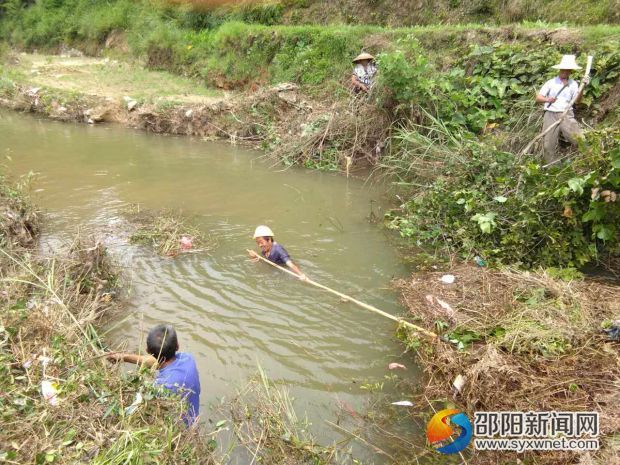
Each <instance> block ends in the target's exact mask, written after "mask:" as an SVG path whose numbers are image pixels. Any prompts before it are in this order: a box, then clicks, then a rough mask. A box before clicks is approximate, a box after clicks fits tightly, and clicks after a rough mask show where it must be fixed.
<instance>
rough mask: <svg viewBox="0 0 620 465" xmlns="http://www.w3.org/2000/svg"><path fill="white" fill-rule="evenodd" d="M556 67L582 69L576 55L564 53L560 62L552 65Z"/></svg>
mask: <svg viewBox="0 0 620 465" xmlns="http://www.w3.org/2000/svg"><path fill="white" fill-rule="evenodd" d="M552 68H555V69H581V66H579V65H578V64H577V61H575V55H564V56H563V57H562V61H561V62H560V64H558V65H555V66H552Z"/></svg>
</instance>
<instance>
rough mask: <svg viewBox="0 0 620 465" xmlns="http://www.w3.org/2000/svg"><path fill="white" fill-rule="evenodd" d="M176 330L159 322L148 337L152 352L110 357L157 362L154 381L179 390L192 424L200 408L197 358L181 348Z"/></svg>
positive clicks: (186, 419)
mask: <svg viewBox="0 0 620 465" xmlns="http://www.w3.org/2000/svg"><path fill="white" fill-rule="evenodd" d="M178 350H179V342H178V340H177V333H176V331H175V330H174V328H173V327H172V326H170V325H163V324H161V325H157V326H155V327H154V328H153V329H151V330H150V331H149V334H148V336H147V338H146V352H147V353H148V354H149V355H137V354H123V353H111V354H110V355H108V359H109V360H111V361H115V362H118V361H123V362H127V363H134V364H136V365H142V364H144V365H146V366H147V367H152V366H154V365H157V375H156V377H155V383H154V384H155V385H159V386H162V387H164V388H166V389H168V390H170V391H172V392H174V393H177V394H180V395H181V397H182V398H183V399H184V400H185V401H186V403H187V412H185V413H184V414H183V421H184V422H185V424H186V425H187V426H190V425H191V424H192V423H194V422H195V421H196V418H197V417H198V412H199V408H200V378H199V377H198V369H197V368H196V361H195V360H194V357H192V355H191V354H188V353H186V352H179V351H178Z"/></svg>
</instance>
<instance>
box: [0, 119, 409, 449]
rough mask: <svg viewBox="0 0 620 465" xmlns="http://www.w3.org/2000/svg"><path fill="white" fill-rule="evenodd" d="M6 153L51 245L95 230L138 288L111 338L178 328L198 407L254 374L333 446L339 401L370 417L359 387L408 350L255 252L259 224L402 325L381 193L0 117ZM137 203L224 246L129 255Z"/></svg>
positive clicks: (94, 131) (235, 155)
mask: <svg viewBox="0 0 620 465" xmlns="http://www.w3.org/2000/svg"><path fill="white" fill-rule="evenodd" d="M6 155H8V156H9V157H10V160H9V159H8V158H5V156H6ZM0 156H2V158H3V159H5V162H4V163H5V164H6V165H7V167H8V169H9V170H10V171H11V172H13V173H14V174H22V173H26V172H28V171H29V170H33V171H36V172H37V173H39V176H38V181H37V183H36V187H37V188H38V189H40V193H39V194H38V197H37V202H38V203H39V204H40V205H42V206H43V207H44V208H45V209H46V210H47V211H48V212H49V224H48V225H47V227H46V230H47V233H48V234H50V233H51V234H53V235H54V236H59V235H60V236H62V235H66V236H67V237H68V236H69V234H70V233H73V232H74V231H75V229H76V226H77V225H86V226H85V227H87V228H88V229H94V230H96V231H98V232H99V233H100V234H101V233H105V234H106V235H107V240H108V242H109V243H110V244H111V245H112V250H113V252H114V255H115V256H116V257H117V258H118V259H119V261H120V262H122V263H123V265H125V266H126V270H127V273H126V275H127V277H129V278H130V286H131V289H130V298H129V309H128V318H127V319H126V320H125V321H123V322H121V323H120V324H117V325H116V326H115V327H113V328H112V330H111V337H112V339H113V340H114V341H117V342H121V341H124V342H125V343H126V344H127V348H128V349H130V350H136V349H137V348H138V346H139V345H140V344H141V342H140V341H141V338H143V337H144V334H145V332H146V331H147V330H148V328H149V327H151V326H152V325H154V324H155V323H158V322H161V321H167V322H171V323H172V324H174V325H175V326H176V328H177V331H178V333H179V336H180V344H181V349H182V350H186V351H189V352H192V353H194V354H195V356H196V359H197V361H198V363H199V369H200V375H201V382H202V386H203V396H202V399H201V400H202V404H203V408H204V407H206V406H207V405H208V404H209V403H212V402H215V401H217V400H218V399H221V398H222V397H224V396H226V397H229V396H231V395H232V394H234V390H235V387H236V386H238V385H239V384H241V383H242V382H243V381H244V380H245V379H247V377H248V376H249V375H251V374H253V373H255V372H256V367H257V364H258V363H260V365H261V366H262V367H263V368H264V369H265V370H266V372H267V374H268V375H269V376H270V377H271V378H272V379H274V380H278V381H281V382H282V383H285V384H287V385H288V386H290V388H291V391H292V394H293V396H294V397H295V399H296V402H295V405H296V407H297V408H298V409H299V410H300V411H303V410H304V409H305V410H306V411H307V412H308V416H309V418H310V420H311V421H312V423H313V424H314V430H315V432H316V433H317V434H318V435H319V437H320V439H322V440H323V441H325V442H331V440H332V439H333V438H334V437H335V436H336V433H335V432H334V431H333V430H331V429H330V428H329V427H328V426H327V425H326V424H325V422H324V420H325V419H332V418H333V417H334V409H335V408H336V404H337V401H344V402H346V403H347V404H348V405H350V406H352V407H353V408H355V409H357V410H361V409H363V406H364V402H365V400H366V399H367V392H366V391H364V390H363V389H361V388H360V386H361V385H362V384H363V383H364V382H368V381H377V380H382V379H383V377H384V376H385V375H386V374H387V368H386V367H387V364H388V363H389V362H392V361H395V360H397V357H398V356H399V355H400V353H401V352H402V347H401V346H400V345H399V344H398V343H397V342H396V341H395V340H394V338H393V335H394V329H395V328H394V324H393V322H392V321H390V320H387V319H383V318H381V317H380V316H378V315H375V314H373V313H369V312H367V311H365V310H362V309H360V308H358V307H355V306H353V305H351V304H347V303H342V302H340V301H339V300H338V299H337V298H335V297H333V296H331V295H329V294H326V293H324V292H322V291H320V290H318V289H315V288H312V287H311V286H308V285H305V284H303V283H301V282H299V281H297V280H295V279H294V278H292V277H290V276H288V275H286V274H284V273H281V272H279V271H278V270H275V269H272V268H271V267H268V266H267V265H265V264H261V263H252V262H250V261H249V260H248V259H247V258H246V254H245V249H246V248H249V247H254V244H253V240H252V238H251V237H252V233H253V230H254V227H255V226H256V225H257V224H263V223H264V224H268V225H269V226H271V228H272V229H273V230H274V231H275V233H276V239H277V240H278V241H279V242H280V243H282V244H283V245H284V246H285V247H286V248H287V249H288V251H289V253H290V254H291V256H292V258H293V259H294V260H295V261H296V262H297V263H298V264H299V265H300V266H301V268H302V269H303V270H304V272H305V273H306V274H307V275H308V276H309V277H311V278H312V279H314V280H316V281H318V282H321V283H323V284H326V285H328V286H330V287H333V288H335V289H337V290H340V291H342V292H345V293H348V294H351V295H353V296H356V297H358V298H360V299H361V300H364V301H367V302H368V303H370V304H372V305H375V306H377V307H379V308H382V309H384V310H386V311H389V312H393V313H399V312H401V311H402V310H401V308H400V307H399V305H398V304H397V297H396V295H395V294H394V293H393V292H391V291H389V289H388V287H389V285H390V280H391V279H392V278H393V277H395V276H402V275H403V274H404V273H405V269H404V268H403V266H402V265H401V264H400V263H399V261H398V259H397V257H396V254H395V252H394V251H393V250H392V249H391V248H390V247H389V245H388V243H387V240H386V238H385V236H384V235H383V233H382V232H381V231H380V229H379V228H376V227H375V226H373V225H370V224H369V223H368V221H367V219H366V217H367V216H368V214H369V213H370V203H371V201H373V202H379V201H380V192H378V191H375V190H373V189H371V188H369V187H368V186H365V185H364V184H363V183H361V182H360V181H357V180H346V179H344V178H342V177H339V176H334V175H329V174H324V173H317V172H310V171H304V170H295V169H291V170H288V171H285V172H274V171H273V170H269V169H268V168H266V167H265V166H263V165H262V164H261V163H260V162H259V161H258V159H257V154H255V153H249V152H248V151H246V150H242V149H239V148H235V147H233V146H230V145H227V144H220V143H213V142H204V141H201V140H198V139H190V138H175V137H161V136H152V135H146V134H142V133H136V132H133V131H127V130H123V129H120V128H113V127H86V126H75V125H70V124H59V123H52V122H48V121H39V120H36V119H34V118H29V117H24V116H20V115H15V114H9V113H0ZM129 203H140V204H141V205H143V206H144V207H146V208H162V207H166V208H175V209H179V208H180V209H182V211H183V212H184V213H185V214H188V215H191V216H195V217H196V218H197V219H198V221H199V223H200V226H201V228H203V229H204V231H205V232H206V233H208V234H209V235H210V236H211V237H212V238H213V239H214V240H215V241H216V243H217V247H216V248H215V249H214V250H213V251H212V252H210V253H209V254H190V255H186V256H182V257H180V258H177V259H175V260H168V259H161V258H159V257H157V256H154V255H153V254H152V253H151V252H150V251H149V250H146V249H143V248H140V247H133V246H128V245H127V243H126V241H125V240H123V238H122V237H120V236H119V227H118V226H119V224H121V223H122V222H121V219H120V217H121V215H120V212H121V211H122V209H123V208H125V207H126V206H127V204H129ZM377 204H380V202H379V203H377ZM377 204H375V210H376V208H377V207H376V205H377ZM408 374H409V376H412V375H415V373H412V372H411V370H409V371H408ZM205 412H207V410H206V409H205Z"/></svg>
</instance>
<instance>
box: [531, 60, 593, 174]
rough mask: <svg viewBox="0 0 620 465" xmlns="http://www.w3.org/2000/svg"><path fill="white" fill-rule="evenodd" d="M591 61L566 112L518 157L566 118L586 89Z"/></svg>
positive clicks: (535, 138)
mask: <svg viewBox="0 0 620 465" xmlns="http://www.w3.org/2000/svg"><path fill="white" fill-rule="evenodd" d="M592 60H593V57H592V56H588V63H587V64H586V71H585V73H584V74H583V77H584V78H583V79H582V80H581V85H580V86H579V90H578V91H577V95H575V97H573V100H571V102H570V105H569V106H568V108H567V109H566V110H564V112H563V113H562V115H561V116H560V118H559V119H558V120H557V121H556V122H555V123H553V124H552V125H550V126H549V127H548V128H547V129H545V130H544V131H543V132H541V133H540V134H538V135H537V136H536V137H534V139H532V141H531V142H530V143H529V144H527V145H526V146H525V148H524V149H523V150H521V153H520V154H519V155H521V156H522V155H524V154H526V153H528V152H529V150H530V149H531V148H532V146H533V145H534V144H535V143H536V141H537V140H539V139H542V138H543V137H545V135H546V134H547V133H548V132H549V131H551V130H552V129H553V128H555V127H556V126H558V125H559V124H560V123H561V122H562V120H563V119H564V118H565V117H566V115H567V114H568V112H569V111H570V110H571V109H572V108H573V105H574V104H575V101H576V100H577V97H578V96H579V95H581V93H582V92H583V89H584V88H585V87H586V78H587V77H588V76H590V69H591V68H592ZM550 164H551V163H550ZM545 166H548V165H545Z"/></svg>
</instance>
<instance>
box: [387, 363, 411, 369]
mask: <svg viewBox="0 0 620 465" xmlns="http://www.w3.org/2000/svg"><path fill="white" fill-rule="evenodd" d="M388 368H389V369H390V370H396V369H401V370H406V369H407V367H406V366H405V365H403V364H402V363H396V362H392V363H390V364H389V365H388Z"/></svg>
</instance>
